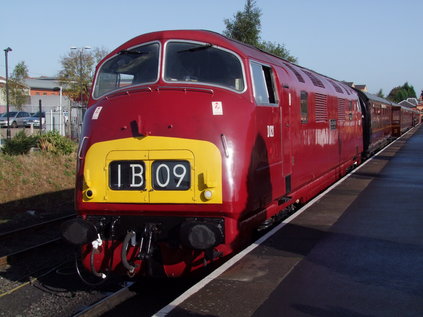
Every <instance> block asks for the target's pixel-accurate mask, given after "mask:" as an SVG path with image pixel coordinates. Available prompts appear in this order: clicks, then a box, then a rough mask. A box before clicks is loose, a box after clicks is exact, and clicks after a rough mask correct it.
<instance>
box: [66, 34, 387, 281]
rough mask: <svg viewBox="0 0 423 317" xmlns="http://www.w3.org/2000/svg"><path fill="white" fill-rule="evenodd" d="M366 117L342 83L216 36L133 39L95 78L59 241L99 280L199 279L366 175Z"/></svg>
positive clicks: (361, 104)
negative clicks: (361, 169)
mask: <svg viewBox="0 0 423 317" xmlns="http://www.w3.org/2000/svg"><path fill="white" fill-rule="evenodd" d="M362 107H364V108H363V109H364V110H365V109H366V106H365V104H364V102H363V101H362V102H360V99H359V96H358V93H357V92H356V91H355V90H353V89H352V88H350V87H348V86H347V85H345V84H344V83H342V82H339V81H336V80H334V79H330V78H328V77H325V76H323V75H320V74H318V73H315V72H313V71H311V70H308V69H305V68H302V67H300V66H297V65H294V64H291V63H289V62H287V61H285V60H282V59H280V58H277V57H275V56H273V55H270V54H267V53H265V52H262V51H260V50H258V49H256V48H253V47H251V46H248V45H245V44H242V43H240V42H237V41H233V40H230V39H228V38H226V37H224V36H222V35H220V34H217V33H213V32H209V31H164V32H155V33H149V34H145V35H141V36H139V37H136V38H134V39H132V40H130V41H128V42H127V43H125V44H123V45H122V46H120V47H118V48H117V49H115V50H114V51H113V52H111V53H110V54H109V55H108V56H107V57H106V58H105V59H103V61H101V62H100V64H99V65H98V67H97V70H96V75H95V80H94V83H93V88H92V94H91V98H90V101H89V105H88V109H87V112H86V114H85V119H84V124H83V133H82V139H81V143H80V148H79V152H78V166H77V180H76V210H77V212H78V214H79V216H80V217H78V218H77V219H76V220H73V221H71V222H68V223H67V224H66V225H65V226H64V228H63V235H64V237H65V238H66V239H67V240H69V241H71V242H72V243H75V244H79V245H82V262H83V264H84V266H85V267H86V268H87V269H89V270H90V271H92V272H93V273H94V274H95V275H96V276H99V277H105V276H106V275H107V274H109V273H111V272H116V273H120V274H122V273H127V274H128V275H130V276H134V275H163V274H165V275H166V276H180V275H182V274H184V273H187V272H190V271H192V270H195V269H197V268H199V267H201V266H204V265H205V264H207V263H210V262H211V261H215V260H217V259H220V258H222V257H225V256H227V255H229V254H231V253H232V252H234V251H236V250H239V249H240V248H241V247H243V246H245V244H246V243H247V242H248V241H250V239H251V236H252V233H253V232H254V231H255V230H257V228H258V227H260V226H266V225H269V224H270V223H271V222H272V220H273V219H276V218H277V216H278V214H280V213H281V212H282V211H284V210H287V209H290V208H292V206H294V205H296V204H302V203H304V202H306V201H308V200H309V199H310V198H311V197H313V196H315V195H316V194H317V193H319V192H320V191H322V190H323V189H324V188H326V187H327V186H328V185H330V184H332V183H333V182H335V181H336V180H337V179H339V178H340V177H342V176H343V175H345V174H346V173H347V171H348V170H349V169H351V168H353V167H354V166H356V165H357V164H359V163H360V162H361V159H362V154H363V153H364V152H366V149H365V148H364V146H363V128H364V126H363V122H364V120H363V119H362V117H363V115H364V114H366V111H365V113H363V111H362ZM369 124H370V125H371V123H369ZM381 124H382V123H381ZM372 142H374V141H372ZM366 146H367V147H368V146H369V144H366Z"/></svg>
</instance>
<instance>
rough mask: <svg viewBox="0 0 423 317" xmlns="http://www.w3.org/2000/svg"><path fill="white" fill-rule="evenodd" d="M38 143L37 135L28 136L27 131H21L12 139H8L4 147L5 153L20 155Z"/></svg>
mask: <svg viewBox="0 0 423 317" xmlns="http://www.w3.org/2000/svg"><path fill="white" fill-rule="evenodd" d="M36 145H37V137H34V136H28V135H26V134H25V131H23V130H22V131H20V132H18V133H16V135H15V136H14V137H13V138H12V139H7V140H6V141H5V144H4V146H3V148H2V151H3V153H4V154H7V155H20V154H27V153H28V152H29V151H30V150H31V148H32V147H35V146H36Z"/></svg>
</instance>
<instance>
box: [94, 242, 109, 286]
mask: <svg viewBox="0 0 423 317" xmlns="http://www.w3.org/2000/svg"><path fill="white" fill-rule="evenodd" d="M102 244H103V241H102V240H101V238H100V234H98V236H97V239H96V240H94V241H93V242H91V245H92V246H93V248H92V251H91V256H90V264H91V272H92V273H93V274H94V275H95V276H97V277H99V278H101V279H105V278H106V277H107V275H106V274H104V273H99V272H97V271H96V269H95V265H94V254H95V253H96V252H97V253H98V247H100V246H101V245H102Z"/></svg>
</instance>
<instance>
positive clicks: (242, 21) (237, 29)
mask: <svg viewBox="0 0 423 317" xmlns="http://www.w3.org/2000/svg"><path fill="white" fill-rule="evenodd" d="M255 5H256V3H255V1H254V0H247V2H246V3H245V6H244V11H238V12H237V13H236V14H235V15H234V17H233V19H232V20H229V19H225V20H224V22H225V24H226V30H224V31H223V34H224V35H225V36H227V37H229V38H232V39H235V40H238V41H241V42H243V43H246V44H250V45H253V46H255V47H257V48H259V49H261V50H263V51H266V52H268V53H270V54H273V55H276V56H279V57H282V58H284V59H286V60H289V61H291V62H294V63H295V62H297V58H296V57H294V56H291V55H290V53H289V51H288V50H287V49H286V48H285V45H283V44H282V45H281V44H278V43H274V42H269V41H263V40H261V37H260V32H261V21H260V18H261V10H260V9H259V8H257V7H256V6H255Z"/></svg>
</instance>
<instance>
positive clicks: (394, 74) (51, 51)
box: [0, 0, 423, 96]
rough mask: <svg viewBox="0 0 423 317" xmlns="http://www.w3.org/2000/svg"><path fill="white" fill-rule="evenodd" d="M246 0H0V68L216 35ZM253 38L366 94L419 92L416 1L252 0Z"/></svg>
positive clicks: (47, 66) (42, 72)
mask: <svg viewBox="0 0 423 317" xmlns="http://www.w3.org/2000/svg"><path fill="white" fill-rule="evenodd" d="M245 2H246V0H212V1H205V0H159V1H158V0H156V1H146V0H137V1H136V0H133V1H130V0H119V1H110V0H85V1H82V0H69V1H64V0H37V1H33V0H3V1H2V5H1V12H2V14H1V19H0V48H1V50H2V51H1V53H2V56H1V58H0V76H3V77H4V76H5V57H4V49H6V48H7V47H11V48H12V50H13V51H11V52H9V54H8V59H9V62H8V65H9V66H8V67H9V74H10V73H11V72H12V71H13V68H14V67H15V65H16V64H18V63H19V62H22V61H24V62H25V64H26V65H27V66H28V69H29V75H30V76H32V77H39V76H55V75H57V74H58V72H59V71H60V69H61V64H60V60H61V59H62V58H63V57H64V56H66V55H67V54H68V53H69V51H70V47H85V46H90V47H93V48H94V47H99V48H104V49H106V50H107V51H111V50H113V49H114V48H116V47H117V46H119V45H120V44H123V43H124V42H126V41H128V40H130V39H131V38H133V37H135V36H137V35H140V34H143V33H148V32H153V31H160V30H170V29H207V30H212V31H215V32H219V33H222V32H223V30H224V29H225V23H224V20H225V19H228V18H229V19H231V18H233V16H234V14H235V13H236V12H237V11H240V10H243V8H244V5H245ZM256 6H257V7H258V8H260V9H261V12H262V16H261V38H262V40H266V41H271V42H275V43H279V44H284V45H285V47H286V48H287V49H288V50H289V51H290V53H291V55H293V56H295V57H297V59H298V64H299V65H301V66H304V67H307V68H310V69H312V70H314V71H316V72H318V73H321V74H324V75H327V76H330V77H332V78H335V79H338V80H345V81H351V82H354V83H355V84H366V85H367V87H368V90H369V92H371V93H377V92H378V91H379V89H382V91H383V93H384V94H385V95H387V94H388V93H389V92H390V90H391V89H392V88H394V87H397V86H402V85H403V84H404V83H405V82H408V83H409V84H410V85H412V86H413V87H414V89H415V91H416V94H417V95H418V96H419V95H420V92H421V90H423V34H422V33H423V1H421V0H402V1H398V0H354V1H351V0H319V1H316V0H295V1H292V0H256Z"/></svg>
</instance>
